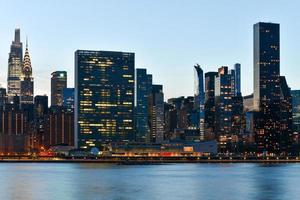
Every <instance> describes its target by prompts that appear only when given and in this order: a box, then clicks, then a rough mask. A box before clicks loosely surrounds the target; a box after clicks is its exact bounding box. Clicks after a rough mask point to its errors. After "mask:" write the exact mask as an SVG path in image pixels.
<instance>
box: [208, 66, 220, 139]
mask: <svg viewBox="0 0 300 200" xmlns="http://www.w3.org/2000/svg"><path fill="white" fill-rule="evenodd" d="M217 75H218V72H207V73H205V132H206V136H205V137H206V139H213V138H214V130H215V112H216V106H215V79H216V76H217Z"/></svg>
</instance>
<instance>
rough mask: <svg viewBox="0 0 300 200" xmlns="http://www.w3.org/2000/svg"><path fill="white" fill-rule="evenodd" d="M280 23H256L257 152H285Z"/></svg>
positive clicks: (255, 101) (255, 90) (255, 100)
mask: <svg viewBox="0 0 300 200" xmlns="http://www.w3.org/2000/svg"><path fill="white" fill-rule="evenodd" d="M280 82H281V81H280V32H279V24H275V23H264V22H260V23H257V24H255V25H254V94H253V103H254V106H253V107H254V110H255V111H257V112H258V115H257V119H256V123H255V125H256V127H255V132H256V144H257V147H258V152H261V153H263V152H267V153H279V152H282V150H283V146H282V145H281V144H284V143H287V142H285V141H282V139H283V138H285V139H286V138H288V137H284V136H283V134H286V129H287V128H288V127H282V126H281V121H282V118H281V114H283V110H282V108H281V105H280V103H281V96H282V94H281V87H280V86H281V83H280Z"/></svg>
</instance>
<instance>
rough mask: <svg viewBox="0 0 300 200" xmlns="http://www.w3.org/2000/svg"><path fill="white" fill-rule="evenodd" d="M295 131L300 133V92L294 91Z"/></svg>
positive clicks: (292, 93) (292, 92)
mask: <svg viewBox="0 0 300 200" xmlns="http://www.w3.org/2000/svg"><path fill="white" fill-rule="evenodd" d="M291 95H292V103H293V131H294V132H298V133H300V90H292V91H291Z"/></svg>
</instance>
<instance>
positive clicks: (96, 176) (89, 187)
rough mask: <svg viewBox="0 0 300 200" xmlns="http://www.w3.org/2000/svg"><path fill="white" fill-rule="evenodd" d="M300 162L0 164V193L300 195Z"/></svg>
mask: <svg viewBox="0 0 300 200" xmlns="http://www.w3.org/2000/svg"><path fill="white" fill-rule="evenodd" d="M299 172H300V165H298V164H278V165H261V164H170V165H134V166H133V165H130V166H125V165H111V164H75V163H70V164H43V163H38V164H37V163H31V164H30V163H26V164H24V163H12V164H8V163H7V164H6V163H5V164H4V163H2V164H0V175H1V179H0V185H1V187H0V199H1V200H2V199H5V200H6V199H8V200H9V199H22V200H40V199H43V200H53V199H59V200H69V199H70V200H71V199H72V200H88V199H124V200H125V199H126V200H127V199H145V200H148V199H149V200H150V199H151V200H155V199H166V200H169V199H170V200H176V199H205V200H206V199H232V200H235V199H246V200H247V199H261V200H269V199H272V200H273V199H298V197H299V195H300V192H299V191H298V190H297V189H298V185H299V183H300V175H299Z"/></svg>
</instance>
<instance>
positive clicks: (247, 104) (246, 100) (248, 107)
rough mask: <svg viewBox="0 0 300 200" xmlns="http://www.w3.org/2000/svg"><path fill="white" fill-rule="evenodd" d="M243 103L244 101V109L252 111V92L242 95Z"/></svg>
mask: <svg viewBox="0 0 300 200" xmlns="http://www.w3.org/2000/svg"><path fill="white" fill-rule="evenodd" d="M243 103H244V111H245V112H247V111H253V110H254V108H253V94H250V95H247V96H244V97H243Z"/></svg>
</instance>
